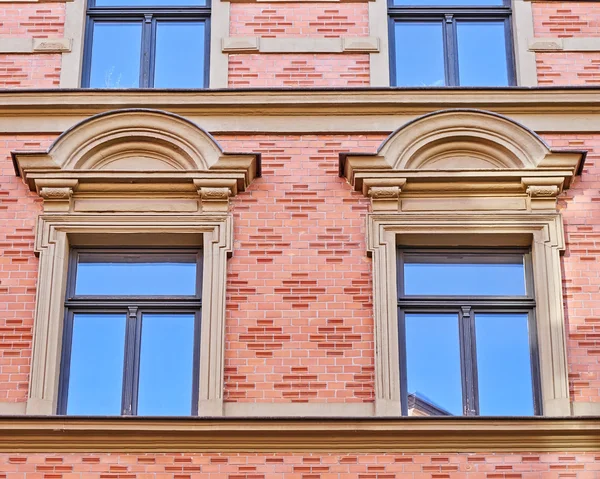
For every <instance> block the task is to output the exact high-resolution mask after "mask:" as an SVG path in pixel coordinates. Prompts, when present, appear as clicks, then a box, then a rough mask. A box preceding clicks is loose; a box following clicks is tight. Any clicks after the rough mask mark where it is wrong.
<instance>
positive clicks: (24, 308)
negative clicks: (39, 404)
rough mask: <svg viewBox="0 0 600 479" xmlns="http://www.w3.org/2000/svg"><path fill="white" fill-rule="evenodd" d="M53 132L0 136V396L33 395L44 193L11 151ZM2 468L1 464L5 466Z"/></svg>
mask: <svg viewBox="0 0 600 479" xmlns="http://www.w3.org/2000/svg"><path fill="white" fill-rule="evenodd" d="M49 143H50V141H49V139H48V138H36V139H31V138H27V137H24V136H10V137H8V136H2V137H0V161H1V162H0V168H1V169H0V172H1V173H2V176H1V177H0V401H4V402H22V401H25V400H26V399H27V389H28V386H29V367H30V362H31V336H32V326H33V311H34V308H35V286H36V282H37V268H38V260H37V258H36V257H35V256H34V254H33V239H34V225H35V218H36V217H37V214H38V213H39V212H40V211H41V208H40V201H41V199H40V198H39V197H38V196H37V195H36V194H35V193H31V192H30V191H29V190H28V188H27V187H26V186H25V185H24V184H23V181H22V180H21V179H20V178H17V177H16V176H15V171H14V167H13V164H12V159H11V156H10V152H11V151H13V150H18V149H31V150H33V149H45V148H47V147H48V145H49ZM1 470H2V468H0V471H1Z"/></svg>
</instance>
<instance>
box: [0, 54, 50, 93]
mask: <svg viewBox="0 0 600 479" xmlns="http://www.w3.org/2000/svg"><path fill="white" fill-rule="evenodd" d="M60 61H61V58H60V54H51V55H49V54H44V55H32V54H31V55H23V54H19V55H14V54H5V55H2V54H0V88H52V87H58V86H59V83H60Z"/></svg>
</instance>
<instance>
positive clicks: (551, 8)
mask: <svg viewBox="0 0 600 479" xmlns="http://www.w3.org/2000/svg"><path fill="white" fill-rule="evenodd" d="M532 8H533V19H534V32H535V36H536V37H597V36H599V35H600V2H585V3H583V2H547V3H538V2H534V3H533V4H532Z"/></svg>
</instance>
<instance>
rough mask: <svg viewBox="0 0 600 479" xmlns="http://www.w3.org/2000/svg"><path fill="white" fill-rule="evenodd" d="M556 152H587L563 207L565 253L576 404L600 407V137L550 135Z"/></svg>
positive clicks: (571, 379)
mask: <svg viewBox="0 0 600 479" xmlns="http://www.w3.org/2000/svg"><path fill="white" fill-rule="evenodd" d="M546 140H548V141H549V143H550V144H551V145H552V147H554V148H561V149H562V148H573V149H578V150H581V149H584V150H587V151H588V156H587V159H586V168H585V169H584V172H583V174H582V176H581V177H580V178H578V179H577V180H576V181H575V184H574V185H573V186H572V187H571V188H570V189H569V190H568V191H567V192H566V193H565V194H564V195H563V197H562V200H561V203H560V207H561V210H562V214H563V218H564V223H565V236H566V242H567V249H566V252H565V255H564V258H563V268H564V288H565V312H566V320H567V329H568V332H569V336H568V355H569V356H568V360H569V373H570V374H569V377H570V387H571V394H572V400H574V401H583V402H600V297H598V291H600V264H599V260H600V256H599V254H598V253H600V202H599V201H598V199H599V198H598V197H597V195H596V194H595V191H597V190H598V188H600V181H599V180H598V176H596V175H598V174H599V173H600V162H599V161H600V136H598V135H581V134H578V135H551V136H550V135H549V136H546Z"/></svg>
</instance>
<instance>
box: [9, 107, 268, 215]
mask: <svg viewBox="0 0 600 479" xmlns="http://www.w3.org/2000/svg"><path fill="white" fill-rule="evenodd" d="M12 156H13V162H14V165H15V171H16V173H17V175H18V176H20V177H22V178H23V180H24V181H25V183H26V184H27V185H28V186H29V188H30V189H31V190H32V191H36V192H37V193H38V194H39V195H40V196H41V197H42V198H43V199H44V213H49V214H52V213H62V214H64V213H71V214H73V213H81V214H89V213H130V212H133V213H136V214H138V213H140V214H144V213H148V214H153V213H181V214H205V213H226V212H227V211H228V208H229V198H230V197H233V196H235V195H237V194H238V193H239V192H241V191H244V190H245V189H246V188H247V187H248V186H249V185H250V183H251V182H252V180H253V179H254V178H255V177H258V176H260V173H261V171H260V169H261V168H260V154H256V153H234V154H230V153H225V152H223V150H222V149H221V147H220V145H219V144H218V143H217V142H216V141H215V139H214V138H213V137H212V136H211V135H210V134H209V133H207V132H206V131H204V130H202V129H201V128H199V127H198V126H197V125H195V124H194V123H192V122H190V121H188V120H186V119H184V118H182V117H180V116H177V115H173V114H171V113H166V112H163V111H157V110H141V109H136V110H118V111H113V112H108V113H102V114H100V115H96V116H93V117H91V118H89V119H87V120H84V121H82V122H81V123H79V124H77V125H76V126H74V127H73V128H71V129H69V130H67V131H66V132H65V133H63V134H62V135H61V136H60V137H59V138H58V139H57V140H56V141H55V142H54V144H53V145H52V146H51V147H50V148H49V149H48V151H45V152H32V151H16V152H13V153H12Z"/></svg>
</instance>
